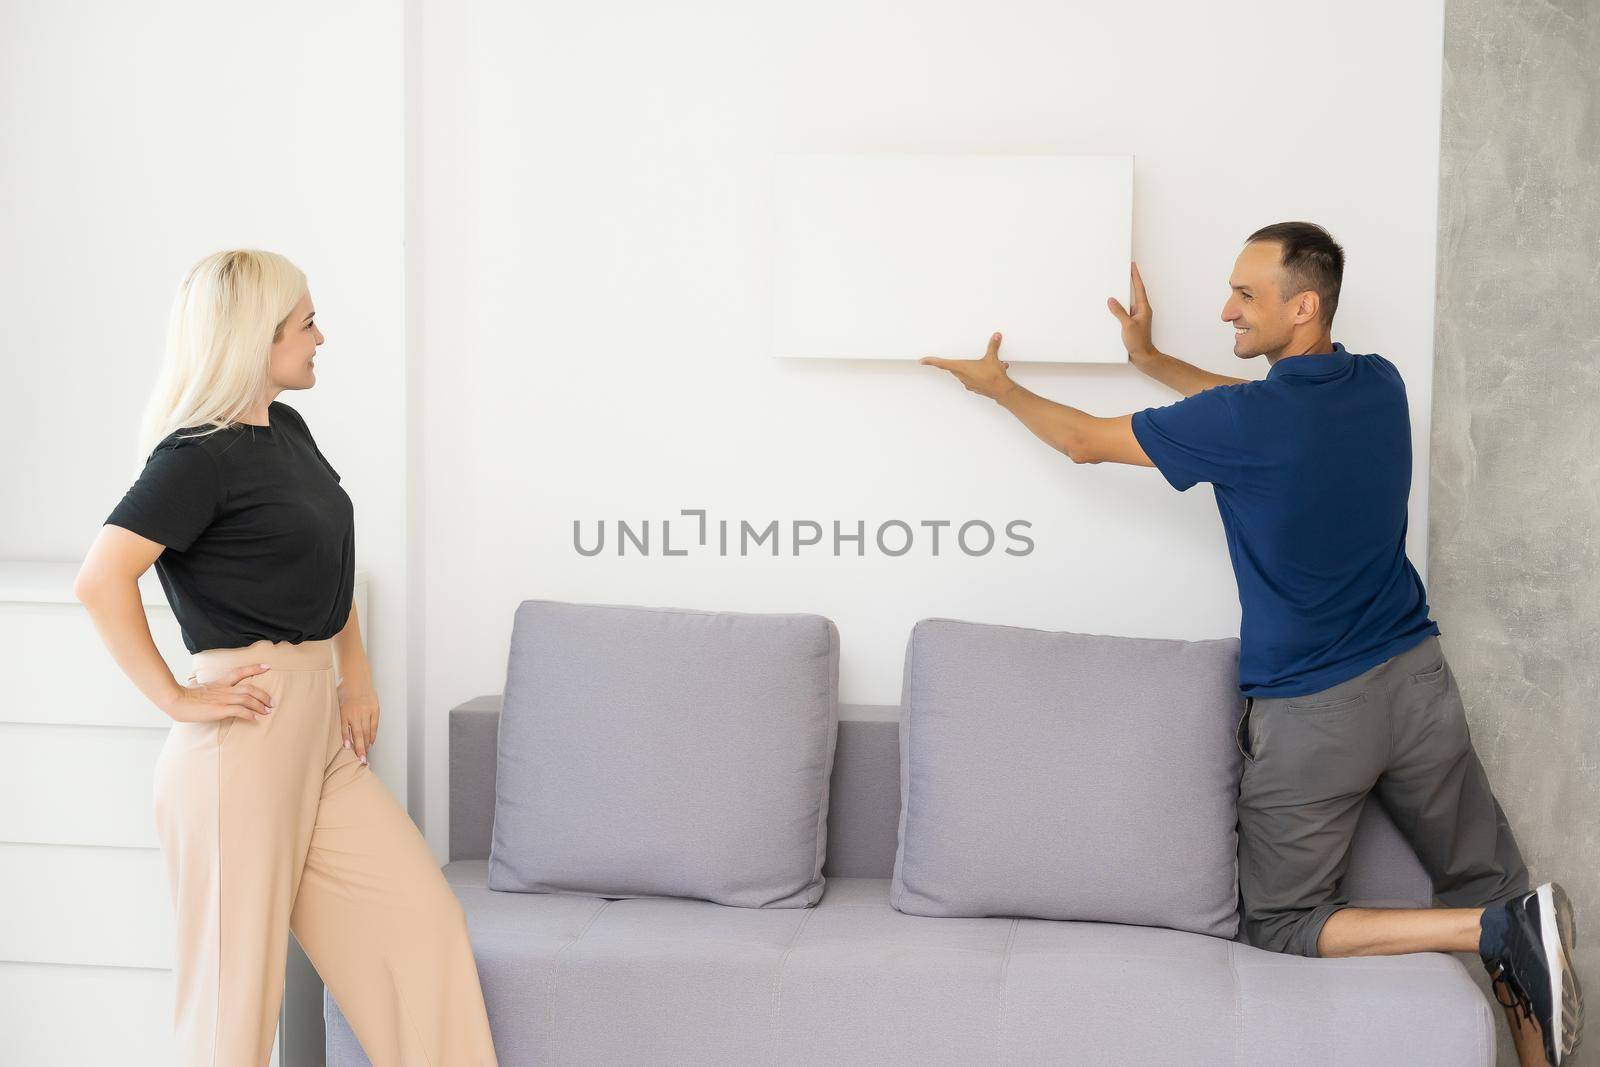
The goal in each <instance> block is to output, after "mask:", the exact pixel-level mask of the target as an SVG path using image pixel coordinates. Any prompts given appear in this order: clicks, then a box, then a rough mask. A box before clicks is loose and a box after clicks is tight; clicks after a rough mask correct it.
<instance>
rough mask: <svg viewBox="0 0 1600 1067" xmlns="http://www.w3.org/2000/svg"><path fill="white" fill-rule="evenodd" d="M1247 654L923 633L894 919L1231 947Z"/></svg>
mask: <svg viewBox="0 0 1600 1067" xmlns="http://www.w3.org/2000/svg"><path fill="white" fill-rule="evenodd" d="M1238 649H1239V642H1238V639H1237V638H1221V639H1217V640H1209V641H1178V640H1163V639H1153V638H1134V637H1112V636H1103V635H1099V634H1079V633H1059V632H1052V631H1046V630H1036V629H1027V628H1024V627H1019V626H991V625H984V624H980V623H971V622H961V621H958V620H954V619H923V620H922V621H920V622H918V623H917V624H916V626H915V627H914V628H913V630H912V633H911V639H910V641H909V642H908V645H907V649H906V661H905V680H904V692H903V699H902V703H903V708H902V714H901V721H900V801H901V802H900V828H899V847H898V849H897V851H896V854H895V863H894V873H893V879H892V891H891V895H890V901H891V903H892V905H893V906H894V907H895V908H897V909H899V910H901V911H904V912H909V913H912V914H916V915H930V916H985V915H1016V916H1030V917H1034V918H1041V919H1083V920H1097V921H1101V922H1115V923H1130V924H1140V925H1150V926H1165V927H1171V928H1173V929H1176V930H1188V931H1193V932H1195V933H1201V934H1211V935H1214V936H1217V937H1224V938H1231V937H1233V936H1234V935H1235V934H1236V933H1237V931H1238V921H1239V920H1238V912H1237V904H1238V859H1237V846H1238V840H1237V837H1236V830H1235V826H1236V820H1237V813H1236V802H1237V797H1238V783H1239V774H1240V771H1241V770H1242V766H1241V765H1242V760H1243V757H1242V756H1241V755H1240V754H1239V750H1238V748H1237V747H1236V745H1235V744H1234V741H1233V726H1234V724H1235V721H1236V718H1237V715H1238V714H1239V713H1241V712H1242V711H1243V706H1244V704H1243V698H1242V697H1240V696H1239V692H1238Z"/></svg>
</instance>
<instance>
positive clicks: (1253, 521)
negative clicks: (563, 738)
mask: <svg viewBox="0 0 1600 1067" xmlns="http://www.w3.org/2000/svg"><path fill="white" fill-rule="evenodd" d="M1343 272H1344V251H1343V249H1341V248H1340V247H1339V245H1338V244H1337V243H1336V242H1335V241H1334V240H1333V238H1332V237H1331V236H1330V235H1329V234H1328V232H1327V231H1326V230H1324V229H1323V228H1322V227H1320V226H1316V225H1313V224H1311V223H1307V222H1286V223H1279V224H1277V225H1274V226H1268V227H1265V228H1263V229H1261V230H1258V231H1256V232H1255V233H1253V234H1251V236H1250V237H1249V238H1248V239H1247V241H1246V243H1245V247H1244V249H1243V251H1241V252H1240V254H1239V257H1238V260H1237V261H1236V262H1235V264H1234V269H1233V276H1232V277H1231V278H1230V279H1229V289H1230V295H1229V297H1228V300H1227V302H1226V303H1225V304H1224V305H1223V308H1222V318H1223V320H1224V321H1225V322H1227V323H1229V324H1230V326H1231V327H1232V328H1233V330H1234V348H1233V351H1234V355H1236V356H1238V357H1240V358H1241V359H1249V358H1254V357H1255V356H1259V355H1264V356H1266V358H1267V364H1268V370H1267V374H1266V377H1265V378H1263V379H1243V378H1231V377H1228V376H1225V375H1220V374H1213V373H1211V372H1208V371H1205V370H1202V369H1200V368H1199V367H1195V366H1193V365H1192V364H1189V363H1185V362H1184V361H1183V360H1180V359H1176V358H1174V357H1172V356H1169V355H1166V354H1165V353H1162V352H1160V351H1158V350H1157V349H1156V348H1155V346H1154V344H1152V342H1151V334H1150V323H1151V311H1150V304H1149V300H1148V298H1147V297H1146V295H1145V291H1144V282H1143V280H1142V279H1141V278H1140V277H1139V272H1138V267H1137V266H1134V267H1132V270H1131V273H1132V283H1133V293H1134V299H1133V302H1132V306H1131V308H1128V309H1125V308H1123V306H1122V304H1121V303H1120V302H1118V301H1117V300H1115V299H1111V300H1108V301H1107V305H1108V307H1109V309H1110V311H1111V312H1112V314H1114V315H1115V316H1116V317H1117V319H1118V320H1119V322H1120V323H1121V324H1122V338H1123V343H1124V345H1125V346H1126V347H1127V349H1128V356H1129V359H1130V361H1131V362H1132V363H1133V364H1134V366H1136V367H1138V368H1139V369H1140V370H1142V371H1144V372H1145V373H1146V374H1149V375H1150V376H1151V377H1153V378H1156V379H1157V380H1158V381H1161V382H1163V383H1164V384H1166V385H1169V386H1171V387H1172V388H1174V389H1176V390H1177V391H1178V392H1180V393H1183V394H1184V396H1185V399H1183V400H1180V401H1178V402H1177V403H1174V404H1171V405H1168V406H1166V407H1152V408H1145V409H1144V410H1142V411H1136V412H1133V413H1131V414H1128V415H1122V416H1117V417H1111V418H1096V417H1095V416H1092V415H1089V414H1087V413H1085V412H1083V411H1080V410H1078V409H1076V408H1071V407H1068V406H1066V405H1064V404H1057V403H1055V402H1053V401H1050V400H1046V399H1045V398H1043V397H1040V396H1038V395H1036V394H1034V393H1031V392H1029V391H1028V390H1027V389H1024V388H1023V387H1022V386H1020V385H1018V384H1017V383H1015V382H1014V381H1012V380H1011V378H1010V376H1009V375H1008V374H1007V367H1008V364H1006V363H1004V362H1002V361H1001V360H1000V358H999V348H1000V335H999V334H998V333H997V334H995V335H994V336H993V337H991V338H990V340H989V349H988V352H987V353H986V354H985V355H984V356H983V358H981V359H975V360H946V359H936V358H934V357H931V356H930V357H927V358H924V359H923V360H922V362H923V363H924V364H928V365H931V366H936V367H939V368H941V369H944V370H948V371H950V372H951V373H953V374H954V375H955V376H956V377H957V379H959V380H960V381H961V383H962V384H963V385H964V386H965V387H966V388H967V389H968V390H969V391H971V392H976V393H979V394H980V395H983V396H987V397H990V398H991V399H994V400H996V401H997V402H999V403H1000V404H1001V405H1002V406H1004V407H1005V408H1006V409H1007V410H1008V411H1010V412H1011V413H1012V414H1014V415H1016V416H1017V418H1018V419H1020V420H1021V421H1022V423H1023V424H1024V425H1025V426H1027V427H1028V429H1029V430H1031V431H1032V432H1033V433H1034V434H1035V435H1036V436H1038V437H1039V438H1040V439H1041V440H1043V441H1045V442H1046V443H1047V444H1049V445H1051V446H1052V447H1054V448H1056V449H1058V450H1059V451H1061V452H1064V453H1066V454H1067V456H1068V457H1070V458H1071V459H1072V460H1073V461H1074V462H1077V463H1101V462H1105V461H1111V462H1116V463H1128V464H1134V465H1137V466H1145V467H1155V468H1156V469H1157V470H1159V471H1160V472H1161V474H1162V475H1163V477H1165V478H1166V480H1167V481H1168V482H1169V483H1170V484H1171V485H1172V487H1173V488H1174V489H1177V490H1179V491H1184V490H1187V489H1189V488H1191V487H1192V486H1194V485H1195V484H1196V483H1198V482H1209V483H1211V486H1212V489H1213V491H1214V494H1215V497H1216V502H1217V510H1218V512H1219V513H1220V515H1221V517H1222V524H1223V529H1224V531H1225V533H1226V535H1227V542H1228V554H1229V556H1230V557H1231V559H1232V562H1233V569H1234V574H1235V576H1236V579H1237V581H1238V586H1239V605H1240V609H1241V617H1240V632H1239V690H1240V693H1241V695H1242V696H1243V697H1244V700H1243V702H1242V710H1243V714H1242V715H1241V717H1240V719H1239V722H1238V726H1237V729H1236V731H1235V739H1236V742H1237V744H1238V746H1239V751H1240V753H1241V755H1242V756H1243V757H1244V773H1243V777H1242V780H1241V783H1240V792H1239V886H1240V893H1241V896H1242V897H1243V901H1244V933H1245V937H1246V940H1248V941H1249V942H1250V943H1251V944H1253V945H1256V946H1258V947H1261V948H1267V949H1271V950H1274V951H1279V952H1291V953H1298V954H1300V955H1306V956H1351V955H1372V954H1389V953H1401V952H1423V951H1441V952H1464V951H1473V950H1476V951H1477V952H1478V954H1479V956H1480V958H1481V959H1482V960H1483V963H1484V966H1485V968H1486V969H1487V970H1488V972H1489V974H1490V976H1491V979H1492V981H1493V987H1494V989H1495V995H1496V998H1497V999H1499V1000H1500V1002H1501V1003H1502V1004H1503V1005H1505V1007H1506V1017H1507V1019H1508V1021H1509V1022H1510V1024H1511V1030H1512V1035H1513V1037H1514V1038H1515V1040H1516V1045H1517V1051H1518V1055H1519V1057H1520V1058H1521V1059H1522V1062H1523V1063H1524V1064H1529V1063H1542V1062H1546V1060H1548V1062H1550V1063H1561V1062H1563V1061H1564V1060H1565V1059H1566V1057H1567V1056H1569V1055H1570V1054H1571V1051H1572V1048H1573V1047H1574V1046H1575V1044H1576V1042H1577V1038H1578V1035H1579V1032H1580V1029H1581V1026H1582V998H1581V994H1580V992H1579V990H1578V985H1577V981H1576V978H1575V977H1574V974H1573V970H1572V964H1571V954H1572V921H1571V906H1570V904H1569V903H1568V901H1567V897H1566V894H1565V893H1564V892H1563V891H1562V889H1561V887H1560V886H1559V885H1556V884H1555V883H1552V882H1547V883H1545V884H1543V885H1541V886H1539V887H1538V888H1537V889H1530V888H1529V884H1528V871H1527V868H1526V866H1525V864H1524V862H1523V859H1522V856H1521V854H1520V852H1519V850H1518V848H1517V844H1516V841H1515V839H1514V838H1513V836H1512V833H1511V829H1510V826H1509V825H1508V824H1507V822H1506V818H1505V814H1504V812H1503V811H1502V810H1501V808H1500V804H1499V802H1498V801H1497V800H1496V799H1495V797H1494V794H1493V793H1492V792H1491V791H1490V787H1489V781H1488V777H1487V775H1486V774H1485V773H1484V769H1483V765H1482V763H1481V762H1480V760H1479V759H1478V755H1477V753H1476V752H1475V751H1474V749H1473V747H1472V741H1471V737H1470V735H1469V733H1468V729H1467V721H1466V713H1465V710H1464V708H1463V707H1462V703H1461V695H1460V691H1459V690H1458V689H1457V687H1456V681H1455V676H1454V674H1453V673H1452V672H1451V670H1450V666H1449V664H1448V663H1447V662H1446V661H1445V658H1444V652H1443V649H1442V647H1441V646H1440V643H1439V627H1438V625H1437V624H1436V623H1435V622H1434V621H1433V620H1432V619H1430V618H1429V617H1428V603H1427V594H1426V591H1425V590H1424V588H1423V585H1422V580H1421V578H1420V577H1419V576H1418V574H1417V572H1416V569H1415V568H1414V567H1412V565H1411V561H1410V559H1409V558H1407V556H1406V527H1407V510H1406V509H1407V500H1408V496H1409V493H1410V488H1411V421H1410V415H1409V412H1408V405H1407V400H1406V389H1405V383H1404V381H1402V379H1401V377H1400V372H1399V371H1398V370H1396V368H1395V366H1394V364H1393V363H1390V362H1389V361H1388V360H1387V359H1385V358H1383V357H1382V356H1380V355H1376V354H1358V353H1352V352H1349V351H1347V350H1346V349H1345V347H1344V345H1343V344H1339V343H1335V342H1334V341H1333V339H1332V322H1333V314H1334V310H1335V308H1336V307H1337V305H1338V300H1339V287H1340V283H1341V281H1342V277H1343ZM1372 790H1376V791H1377V792H1378V794H1379V796H1380V797H1381V798H1382V800H1383V803H1384V807H1385V808H1386V809H1387V811H1388V812H1389V814H1390V815H1391V816H1392V817H1393V819H1394V822H1395V824H1396V825H1397V826H1398V827H1399V829H1400V830H1401V832H1403V833H1404V834H1405V835H1406V837H1407V838H1408V839H1409V840H1410V842H1411V844H1412V847H1413V848H1414V849H1415V851H1416V853H1417V855H1418V857H1419V858H1420V859H1421V860H1422V862H1423V864H1424V866H1425V867H1426V868H1427V869H1428V873H1429V874H1430V876H1431V877H1432V879H1433V885H1434V895H1435V896H1436V897H1437V899H1438V900H1439V901H1440V902H1441V903H1443V904H1444V905H1446V906H1445V907H1435V908H1354V907H1351V906H1350V904H1349V899H1348V898H1347V897H1345V896H1343V895H1341V894H1340V893H1339V882H1340V880H1341V879H1342V878H1343V876H1344V873H1345V870H1346V868H1347V866H1348V864H1349V855H1350V844H1351V841H1352V840H1353V838H1354V834H1355V827H1356V821H1357V819H1358V818H1359V816H1360V814H1361V810H1362V807H1363V806H1364V804H1365V802H1366V799H1367V794H1368V793H1369V792H1370V791H1372Z"/></svg>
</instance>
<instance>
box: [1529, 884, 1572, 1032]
mask: <svg viewBox="0 0 1600 1067" xmlns="http://www.w3.org/2000/svg"><path fill="white" fill-rule="evenodd" d="M1538 896H1539V930H1540V935H1541V937H1542V938H1543V940H1544V953H1545V958H1546V959H1547V960H1548V961H1549V964H1550V1007H1551V1011H1550V1014H1551V1015H1552V1016H1553V1018H1552V1019H1551V1022H1552V1023H1554V1025H1555V1030H1556V1032H1555V1034H1554V1035H1552V1036H1553V1038H1554V1040H1553V1041H1552V1042H1551V1044H1552V1045H1553V1047H1554V1048H1555V1050H1556V1061H1555V1062H1556V1063H1557V1064H1560V1063H1562V1062H1563V1061H1565V1060H1566V1059H1567V1058H1568V1057H1569V1056H1571V1055H1572V1053H1573V1050H1575V1049H1576V1048H1577V1047H1578V1039H1579V1038H1580V1036H1581V1035H1582V1033H1583V992H1582V990H1581V989H1580V988H1579V986H1578V976H1577V975H1576V974H1575V973H1574V972H1573V969H1572V951H1573V949H1572V946H1573V943H1574V941H1575V940H1576V938H1577V923H1576V921H1575V920H1574V918H1573V914H1572V902H1571V901H1570V900H1568V899H1567V892H1566V890H1564V889H1562V888H1561V887H1560V886H1559V885H1556V884H1555V883H1553V882H1546V883H1545V884H1544V885H1542V886H1540V887H1539V889H1538Z"/></svg>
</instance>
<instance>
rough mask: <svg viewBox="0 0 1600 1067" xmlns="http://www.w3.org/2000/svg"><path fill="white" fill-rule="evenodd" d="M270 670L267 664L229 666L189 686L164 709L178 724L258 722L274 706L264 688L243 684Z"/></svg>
mask: <svg viewBox="0 0 1600 1067" xmlns="http://www.w3.org/2000/svg"><path fill="white" fill-rule="evenodd" d="M267 670H271V668H270V667H268V666H267V665H266V664H265V663H247V664H245V665H244V666H243V667H230V668H228V669H227V670H225V671H223V672H222V673H220V674H218V675H217V676H216V677H214V678H209V679H206V680H205V681H201V680H200V679H198V678H195V676H194V675H190V677H191V678H195V682H194V684H193V685H186V686H184V687H183V688H182V689H181V690H179V692H178V695H177V697H176V698H174V699H173V700H172V701H170V702H169V703H166V704H163V705H162V706H161V710H162V711H164V712H166V713H167V714H168V715H170V716H172V718H173V719H174V720H176V721H178V722H216V721H219V720H221V719H230V718H233V719H249V720H250V721H251V722H259V721H260V720H262V719H265V718H266V717H267V716H268V715H270V714H272V712H273V710H274V708H275V705H274V704H273V703H272V697H271V696H270V695H269V694H268V693H267V691H266V690H265V689H262V688H261V687H260V686H256V685H246V684H244V679H246V678H249V677H251V676H252V675H257V674H260V673H262V672H263V671H267Z"/></svg>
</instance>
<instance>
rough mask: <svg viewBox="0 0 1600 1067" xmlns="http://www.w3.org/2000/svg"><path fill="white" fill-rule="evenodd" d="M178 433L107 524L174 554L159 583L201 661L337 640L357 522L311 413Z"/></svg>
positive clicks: (167, 557) (275, 413)
mask: <svg viewBox="0 0 1600 1067" xmlns="http://www.w3.org/2000/svg"><path fill="white" fill-rule="evenodd" d="M267 421H268V422H269V423H270V425H268V426H252V425H250V424H248V423H245V424H239V425H235V426H233V427H230V428H228V429H225V430H218V431H217V432H215V433H209V434H206V435H205V436H203V437H197V438H193V439H189V440H185V439H183V437H182V435H186V434H193V433H195V432H196V431H197V430H199V429H202V428H203V427H194V426H191V427H185V428H182V429H179V430H175V431H173V432H172V433H171V434H169V435H167V436H166V437H165V438H163V439H162V441H161V442H160V443H159V444H157V445H156V447H155V449H154V450H153V451H152V452H151V453H150V458H149V459H148V460H146V461H145V466H144V470H143V471H142V472H141V473H140V475H139V478H138V480H137V481H136V482H134V484H133V486H132V488H130V489H129V490H128V492H127V494H126V495H125V496H124V497H123V498H122V502H121V503H119V504H118V505H117V506H116V508H115V509H114V510H113V511H112V512H111V515H110V516H109V517H108V518H107V519H106V520H105V521H106V523H107V524H110V525H116V526H121V527H123V528H124V529H128V530H132V531H133V532H134V533H136V534H139V535H141V536H143V537H148V538H149V539H150V540H152V541H156V542H158V543H160V544H163V545H165V546H167V547H166V551H165V552H162V553H161V555H159V556H157V557H156V564H155V566H156V573H157V574H158V575H159V576H160V578H161V587H162V588H163V589H165V590H166V593H167V602H168V603H170V604H171V605H172V611H173V614H174V615H176V616H177V619H178V624H179V626H180V627H181V628H182V630H183V643H184V646H185V647H187V648H188V649H189V651H190V652H200V651H203V650H205V649H208V648H240V647H242V646H244V645H248V644H252V643H254V642H256V641H259V640H261V639H262V638H266V639H268V640H271V641H291V642H294V643H296V644H298V643H300V642H302V641H317V640H322V639H325V638H329V637H333V636H334V635H335V634H337V633H339V631H341V630H343V629H344V627H345V623H346V622H348V621H349V618H350V603H351V594H352V592H353V591H354V587H355V511H354V508H353V507H352V505H351V503H350V497H349V495H348V494H346V493H345V491H344V489H343V488H342V487H341V486H340V485H339V472H338V471H336V470H334V469H333V466H332V465H331V464H330V463H329V462H328V461H327V460H326V459H324V458H323V455H322V452H321V451H320V450H319V449H318V448H317V445H316V442H315V441H314V440H312V438H311V430H310V429H309V428H308V427H307V426H306V423H305V420H304V419H302V418H301V417H300V413H299V412H297V411H295V409H294V408H292V407H290V406H289V405H287V404H282V403H279V402H278V401H276V400H274V401H273V402H272V403H271V404H269V405H268V406H267Z"/></svg>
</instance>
